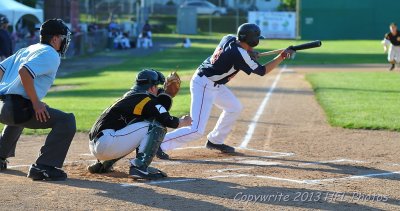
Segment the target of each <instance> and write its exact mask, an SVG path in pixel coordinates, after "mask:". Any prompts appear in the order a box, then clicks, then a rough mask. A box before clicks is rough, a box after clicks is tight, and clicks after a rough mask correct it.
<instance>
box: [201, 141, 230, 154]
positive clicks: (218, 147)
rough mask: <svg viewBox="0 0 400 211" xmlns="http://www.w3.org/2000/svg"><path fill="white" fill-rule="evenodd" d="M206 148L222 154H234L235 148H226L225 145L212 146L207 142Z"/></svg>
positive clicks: (212, 144)
mask: <svg viewBox="0 0 400 211" xmlns="http://www.w3.org/2000/svg"><path fill="white" fill-rule="evenodd" d="M206 148H207V149H216V150H219V151H221V152H223V153H234V152H235V148H233V147H231V146H228V145H226V144H214V143H211V141H207V144H206Z"/></svg>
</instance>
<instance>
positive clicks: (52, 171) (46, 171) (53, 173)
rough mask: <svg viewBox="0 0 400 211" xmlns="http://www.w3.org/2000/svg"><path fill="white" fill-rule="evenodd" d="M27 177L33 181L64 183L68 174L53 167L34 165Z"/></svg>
mask: <svg viewBox="0 0 400 211" xmlns="http://www.w3.org/2000/svg"><path fill="white" fill-rule="evenodd" d="M27 177H29V178H31V179H32V180H46V181H64V180H66V179H67V174H66V173H65V172H64V171H63V170H61V169H59V168H56V167H53V166H46V165H41V164H32V165H31V167H30V168H29V172H28V176H27Z"/></svg>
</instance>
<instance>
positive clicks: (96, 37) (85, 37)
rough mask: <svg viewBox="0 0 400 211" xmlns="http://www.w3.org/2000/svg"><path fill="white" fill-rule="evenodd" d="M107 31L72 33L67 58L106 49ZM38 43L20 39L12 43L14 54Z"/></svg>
mask: <svg viewBox="0 0 400 211" xmlns="http://www.w3.org/2000/svg"><path fill="white" fill-rule="evenodd" d="M107 33H108V32H107V30H106V29H101V30H97V31H94V32H84V33H74V34H73V35H72V38H71V43H70V46H69V48H68V51H67V53H66V57H67V58H71V57H74V56H82V55H88V54H91V53H95V52H100V51H103V50H104V49H106V48H107V43H108V42H109V41H108V37H107ZM38 42H39V38H35V39H31V38H21V39H18V40H17V41H15V42H14V52H16V51H18V50H19V49H21V48H25V47H28V46H29V45H32V44H35V43H38Z"/></svg>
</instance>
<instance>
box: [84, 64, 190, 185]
mask: <svg viewBox="0 0 400 211" xmlns="http://www.w3.org/2000/svg"><path fill="white" fill-rule="evenodd" d="M169 78H171V80H173V81H174V82H168V80H169ZM177 79H179V77H178V76H177V74H176V73H174V74H171V76H170V77H168V78H167V81H165V77H164V76H163V74H162V73H161V72H159V71H156V70H152V69H144V70H142V71H141V72H139V73H138V75H137V77H136V82H135V85H134V86H133V87H132V88H131V89H130V90H129V91H128V92H126V93H125V94H124V95H123V96H122V97H121V98H120V99H118V100H117V101H116V102H115V103H113V104H112V105H111V106H110V107H109V108H107V109H106V110H105V111H104V112H103V113H102V114H101V116H100V117H99V118H98V119H97V121H96V122H95V124H94V125H93V127H92V129H91V130H90V133H89V138H90V142H89V148H90V151H91V153H92V154H93V155H94V156H95V157H96V158H97V159H98V161H97V162H96V163H94V164H92V165H90V166H89V167H88V171H89V172H90V173H106V172H110V171H112V166H113V164H114V163H115V162H117V161H118V160H119V159H121V158H123V157H125V156H126V155H128V154H129V153H131V152H132V151H134V150H135V149H136V158H134V159H131V160H130V169H129V176H130V177H132V178H139V179H158V178H163V177H166V176H167V175H166V174H165V173H164V172H162V171H160V170H158V169H156V168H151V167H149V165H150V163H151V161H152V160H153V158H154V156H155V154H156V153H157V150H158V148H159V147H160V144H161V142H162V140H163V138H164V136H165V134H166V132H167V129H166V127H170V128H178V127H184V126H189V125H191V122H192V119H191V117H190V116H187V115H185V116H182V117H181V118H177V117H173V116H171V115H170V114H169V112H168V111H169V109H170V108H171V105H172V98H171V96H175V95H176V93H177V92H178V91H179V87H180V80H177ZM161 84H164V89H161V88H158V85H161Z"/></svg>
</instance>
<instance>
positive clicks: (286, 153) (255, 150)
mask: <svg viewBox="0 0 400 211" xmlns="http://www.w3.org/2000/svg"><path fill="white" fill-rule="evenodd" d="M205 148H206V147H205V146H195V147H183V148H176V149H174V150H185V149H205ZM234 148H235V149H240V150H248V151H253V152H263V153H271V154H276V155H271V156H257V157H265V158H276V157H290V156H293V155H295V154H294V153H291V152H274V151H268V150H260V149H253V148H248V147H234Z"/></svg>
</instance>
